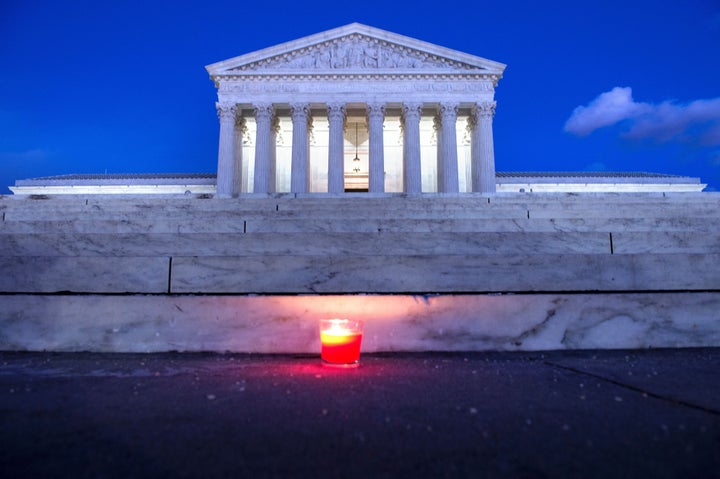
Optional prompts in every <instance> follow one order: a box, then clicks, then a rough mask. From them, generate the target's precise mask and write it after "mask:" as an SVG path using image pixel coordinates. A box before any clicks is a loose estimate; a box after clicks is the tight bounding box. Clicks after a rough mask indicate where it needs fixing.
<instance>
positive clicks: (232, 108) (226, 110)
mask: <svg viewBox="0 0 720 479" xmlns="http://www.w3.org/2000/svg"><path fill="white" fill-rule="evenodd" d="M215 108H217V114H218V118H220V119H221V120H223V119H233V120H234V119H235V118H236V115H237V111H238V107H237V105H236V104H235V103H230V102H222V103H220V102H217V103H215Z"/></svg>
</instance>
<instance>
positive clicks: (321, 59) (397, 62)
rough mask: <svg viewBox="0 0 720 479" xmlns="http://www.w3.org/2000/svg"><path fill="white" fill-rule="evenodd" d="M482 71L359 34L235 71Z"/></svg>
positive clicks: (278, 56) (265, 60) (302, 49)
mask: <svg viewBox="0 0 720 479" xmlns="http://www.w3.org/2000/svg"><path fill="white" fill-rule="evenodd" d="M265 69H270V70H278V69H287V70H377V69H444V70H448V69H452V70H482V69H480V68H478V67H477V66H474V65H469V64H466V63H462V62H459V61H455V60H450V59H447V58H443V57H440V56H437V55H432V54H429V53H427V52H423V51H420V50H415V49H412V48H408V47H406V46H401V45H397V44H394V43H391V42H387V41H384V40H379V39H377V38H372V37H368V36H365V35H362V34H359V33H354V34H351V35H347V36H345V37H341V38H337V39H334V40H329V41H326V42H322V43H318V44H316V45H312V46H308V47H304V48H300V49H298V50H295V51H292V52H287V53H283V54H281V55H276V56H273V57H270V58H266V59H263V60H260V61H257V62H254V63H250V64H247V65H242V66H240V67H238V68H236V69H234V70H233V71H257V70H265Z"/></svg>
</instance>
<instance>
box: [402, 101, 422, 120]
mask: <svg viewBox="0 0 720 479" xmlns="http://www.w3.org/2000/svg"><path fill="white" fill-rule="evenodd" d="M422 108H423V104H422V103H403V105H402V115H401V118H403V119H405V118H407V117H410V118H413V119H414V118H420V116H422Z"/></svg>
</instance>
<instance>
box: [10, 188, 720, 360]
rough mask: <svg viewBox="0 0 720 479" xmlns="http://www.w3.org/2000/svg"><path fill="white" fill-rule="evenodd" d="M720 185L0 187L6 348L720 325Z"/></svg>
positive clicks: (599, 340) (685, 342) (587, 344)
mask: <svg viewBox="0 0 720 479" xmlns="http://www.w3.org/2000/svg"><path fill="white" fill-rule="evenodd" d="M719 207H720V195H719V194H714V193H698V194H692V193H678V194H661V193H660V194H600V193H597V194H502V195H496V196H492V197H487V196H478V195H447V196H445V195H423V196H413V197H408V196H404V195H368V194H357V195H343V196H335V197H333V196H329V195H312V194H311V195H302V196H300V197H297V195H272V196H249V197H243V198H241V199H214V198H205V197H202V196H201V197H194V196H193V197H187V196H183V197H157V196H155V197H141V196H128V197H103V196H88V197H81V196H66V197H24V198H21V197H11V196H4V197H0V215H1V216H2V222H1V223H0V268H2V270H3V271H4V273H5V274H3V275H2V276H0V349H6V350H7V349H11V350H12V349H19V350H23V349H47V350H63V351H65V350H93V351H167V350H182V351H201V350H210V351H243V352H300V353H302V352H313V351H315V350H316V349H317V347H318V346H317V338H316V336H317V335H316V332H315V328H316V320H317V319H319V318H320V317H328V316H352V317H356V318H362V319H366V321H367V323H368V325H367V332H366V338H365V340H364V341H365V342H364V350H366V351H387V350H423V351H425V350H464V349H467V350H481V349H501V350H514V349H531V350H537V349H562V348H622V347H633V348H645V347H693V346H718V345H720V208H719Z"/></svg>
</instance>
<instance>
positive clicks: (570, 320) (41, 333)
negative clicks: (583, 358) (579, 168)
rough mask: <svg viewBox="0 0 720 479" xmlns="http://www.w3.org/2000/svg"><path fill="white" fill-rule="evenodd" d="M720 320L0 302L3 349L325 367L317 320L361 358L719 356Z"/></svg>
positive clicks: (463, 299)
mask: <svg viewBox="0 0 720 479" xmlns="http://www.w3.org/2000/svg"><path fill="white" fill-rule="evenodd" d="M689 311H691V312H692V314H688V312H689ZM718 311H720V292H697V293H655V292H648V293H630V294H629V293H594V294H562V293H553V294H510V295H472V294H466V295H432V296H413V295H393V296H384V295H383V296H377V295H341V296H318V295H310V296H239V297H238V296H223V295H220V296H217V295H171V296H170V295H43V294H35V295H0V331H2V334H0V350H3V351H25V350H30V351H43V350H48V351H96V352H114V353H121V352H143V353H150V352H164V351H180V352H190V351H196V352H206V351H215V352H220V353H224V352H228V351H229V352H240V353H304V354H313V355H315V357H317V358H318V360H319V354H320V353H319V351H320V344H319V338H318V334H317V324H318V320H319V319H321V318H331V317H343V318H353V319H362V320H364V321H365V334H364V336H363V341H362V351H363V353H372V352H387V351H488V350H490V351H538V350H562V349H617V348H624V349H645V348H682V347H717V346H718V345H719V344H720V321H718ZM361 360H362V359H361Z"/></svg>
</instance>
